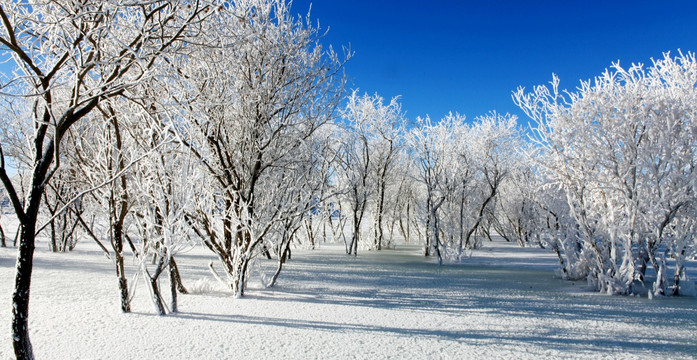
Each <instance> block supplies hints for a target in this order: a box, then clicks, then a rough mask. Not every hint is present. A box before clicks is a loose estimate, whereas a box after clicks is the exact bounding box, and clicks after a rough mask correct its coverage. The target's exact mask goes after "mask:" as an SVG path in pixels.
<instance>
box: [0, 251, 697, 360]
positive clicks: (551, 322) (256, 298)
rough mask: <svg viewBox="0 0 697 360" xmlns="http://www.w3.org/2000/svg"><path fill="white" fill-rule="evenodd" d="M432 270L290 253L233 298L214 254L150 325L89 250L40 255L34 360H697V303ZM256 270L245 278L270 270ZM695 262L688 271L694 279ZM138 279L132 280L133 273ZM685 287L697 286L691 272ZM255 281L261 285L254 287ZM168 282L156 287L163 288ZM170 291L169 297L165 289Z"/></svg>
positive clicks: (519, 273) (6, 316)
mask: <svg viewBox="0 0 697 360" xmlns="http://www.w3.org/2000/svg"><path fill="white" fill-rule="evenodd" d="M485 246H486V248H484V249H483V250H478V251H475V252H474V254H473V256H472V257H471V258H469V259H467V260H465V262H464V264H462V265H449V266H442V267H439V266H438V265H437V264H436V263H435V262H434V261H435V260H434V259H433V258H430V259H429V258H424V257H422V256H420V255H419V254H420V251H421V249H420V248H418V247H416V246H398V247H397V249H394V250H383V251H381V252H363V253H361V254H359V256H358V257H353V256H347V255H345V254H344V247H343V245H342V246H333V245H325V246H322V247H321V248H320V249H318V250H314V251H310V250H295V251H294V252H293V258H292V259H291V260H290V261H289V262H288V263H287V267H285V268H284V271H283V273H282V274H281V277H280V278H279V281H278V283H277V286H276V287H275V288H271V289H263V288H261V286H260V285H259V284H257V283H251V282H250V284H249V290H248V292H247V296H245V297H244V298H241V299H236V298H234V297H233V296H232V295H231V292H230V291H229V290H227V289H225V288H223V287H221V286H219V284H218V283H217V282H216V281H215V280H214V279H212V276H211V275H210V273H209V271H208V269H207V267H206V265H207V263H208V262H209V261H210V260H211V259H212V258H213V256H212V255H211V254H210V253H209V252H207V251H206V250H205V249H202V248H196V249H194V250H192V251H190V252H188V253H186V254H182V255H180V256H179V257H178V259H177V260H178V263H179V267H180V270H181V273H182V276H183V280H184V284H185V285H189V286H190V287H191V288H192V290H195V291H193V292H194V293H195V294H191V295H182V296H180V297H179V310H180V312H179V313H178V314H174V315H167V316H157V315H155V311H154V309H153V305H152V303H151V302H150V299H149V296H148V293H147V289H146V288H145V282H144V281H142V280H141V281H140V282H139V284H138V289H137V291H136V293H135V298H134V301H133V304H132V309H133V313H130V314H123V313H121V311H120V309H119V296H118V290H117V280H116V277H115V276H114V271H113V269H112V266H111V265H110V261H109V260H108V259H106V258H105V257H104V256H103V255H102V254H101V253H100V251H99V250H98V249H97V247H96V246H95V245H94V244H92V243H87V242H83V243H81V244H79V245H78V247H77V249H76V250H75V251H73V252H72V253H67V254H54V253H50V252H48V251H46V250H45V249H37V253H36V257H35V271H34V276H33V283H32V298H31V304H30V334H31V340H32V343H33V345H34V350H35V355H36V356H37V358H38V359H139V358H144V359H148V358H160V359H193V358H201V359H223V358H233V357H234V358H248V359H259V358H291V359H294V358H302V359H320V358H321V359H328V358H364V359H381V358H406V359H409V358H414V359H425V358H429V359H434V358H450V359H457V358H460V359H461V358H490V357H494V358H515V359H526V358H530V359H532V358H535V359H537V358H565V359H568V358H588V359H596V358H601V357H609V358H613V359H615V358H632V359H635V358H657V357H658V358H671V359H677V358H694V356H695V354H697V337H695V334H697V310H696V309H697V306H695V305H697V300H696V299H695V298H693V297H675V298H660V299H654V300H649V299H647V298H644V297H642V298H639V297H622V296H608V295H600V294H597V293H594V292H589V291H587V289H586V284H585V283H571V282H567V281H563V280H560V279H558V278H555V277H554V269H555V267H556V258H555V257H554V255H553V254H551V253H550V252H549V250H542V249H520V248H518V247H516V246H515V245H513V244H508V243H503V242H501V243H493V244H492V243H488V242H487V243H486V244H485ZM14 263H15V249H12V248H0V296H1V298H0V299H1V302H0V306H1V308H2V309H5V311H3V312H2V313H0V323H2V324H5V326H6V332H5V334H6V336H5V339H4V341H2V343H1V344H0V359H7V358H11V357H12V349H11V341H10V338H9V334H10V332H9V324H10V316H11V314H10V310H9V309H11V306H10V297H11V291H12V283H13V276H14ZM274 265H275V262H270V261H266V260H264V262H263V263H261V264H260V266H258V267H257V266H255V267H254V269H255V270H254V271H255V272H256V271H259V269H261V270H262V271H271V269H272V268H273V266H274ZM694 265H695V264H694V262H693V263H692V264H689V266H688V268H689V269H691V270H694V269H695V266H694ZM129 271H130V273H131V274H132V273H134V269H132V268H131V269H129ZM691 277H692V278H697V276H695V274H691ZM255 278H258V276H255ZM168 285H169V284H168V283H167V280H166V279H164V280H163V281H162V286H163V288H165V286H168ZM165 289H166V288H165Z"/></svg>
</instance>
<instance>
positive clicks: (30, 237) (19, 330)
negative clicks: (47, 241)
mask: <svg viewBox="0 0 697 360" xmlns="http://www.w3.org/2000/svg"><path fill="white" fill-rule="evenodd" d="M27 217H28V219H27V222H26V223H25V224H24V225H23V226H22V234H21V237H20V241H19V256H18V257H17V274H16V277H15V290H14V292H13V293H12V345H13V346H14V350H15V356H16V358H17V359H34V351H33V349H32V346H31V341H30V340H29V289H30V287H31V272H32V268H33V266H34V244H35V234H34V231H35V228H36V218H37V216H36V215H28V216H27Z"/></svg>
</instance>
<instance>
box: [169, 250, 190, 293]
mask: <svg viewBox="0 0 697 360" xmlns="http://www.w3.org/2000/svg"><path fill="white" fill-rule="evenodd" d="M169 271H170V276H172V274H173V276H174V284H175V285H176V288H177V291H179V293H180V294H188V293H189V291H188V290H186V288H185V287H184V283H183V282H182V277H181V274H180V273H179V267H178V266H177V262H176V261H174V256H172V257H171V258H170V259H169Z"/></svg>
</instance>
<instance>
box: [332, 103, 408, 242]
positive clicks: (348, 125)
mask: <svg viewBox="0 0 697 360" xmlns="http://www.w3.org/2000/svg"><path fill="white" fill-rule="evenodd" d="M397 100H398V98H393V99H392V100H391V101H390V102H389V104H385V103H384V99H383V98H382V97H380V96H379V95H377V94H375V95H372V96H371V95H368V94H364V95H358V90H354V91H353V93H352V94H351V95H350V96H349V97H348V98H347V100H346V102H347V103H346V106H345V108H344V109H342V111H341V117H342V120H343V122H344V123H343V125H344V126H343V129H342V130H341V132H340V133H339V134H337V135H336V136H338V137H339V138H340V143H341V149H340V154H341V156H339V157H338V160H339V162H338V163H337V168H338V169H339V170H338V177H337V180H338V182H337V185H338V186H339V187H340V188H341V190H340V192H342V193H343V196H342V200H341V201H342V202H344V203H346V204H347V205H348V206H349V207H350V208H351V214H352V216H351V219H352V222H351V223H352V226H353V231H352V235H351V241H350V243H349V245H348V248H347V252H348V253H349V254H351V253H353V254H354V255H356V251H357V249H358V243H359V241H361V236H360V235H361V225H362V224H363V220H364V217H365V215H366V212H367V211H368V210H369V208H370V205H371V204H374V209H375V211H374V224H373V227H372V228H373V243H372V244H371V245H369V246H368V247H369V248H374V249H377V250H380V249H382V245H383V239H384V218H385V216H386V206H385V204H386V201H387V200H388V199H387V190H388V185H391V183H392V182H393V178H394V177H395V169H396V161H397V152H398V151H399V149H400V147H401V146H402V144H401V143H402V135H401V133H400V132H401V127H402V123H403V121H404V120H403V116H404V115H403V114H402V112H401V107H400V105H399V102H398V101H397Z"/></svg>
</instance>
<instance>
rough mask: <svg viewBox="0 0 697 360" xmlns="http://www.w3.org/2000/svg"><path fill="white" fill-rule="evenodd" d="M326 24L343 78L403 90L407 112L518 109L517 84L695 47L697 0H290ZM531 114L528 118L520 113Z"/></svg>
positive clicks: (365, 86)
mask: <svg viewBox="0 0 697 360" xmlns="http://www.w3.org/2000/svg"><path fill="white" fill-rule="evenodd" d="M310 3H312V12H311V17H312V18H313V19H315V20H319V21H320V25H321V27H322V28H324V29H327V28H329V33H328V35H327V37H326V38H325V39H324V40H323V42H324V43H327V44H332V45H333V46H334V47H335V48H336V47H340V46H341V45H350V46H351V49H352V50H353V51H354V52H355V56H354V58H352V59H351V60H350V61H349V62H348V64H347V67H346V71H347V75H348V76H349V78H350V80H349V81H350V82H349V85H348V86H349V88H350V89H352V88H360V91H361V92H368V93H371V94H372V93H375V92H377V93H378V94H380V95H381V96H383V97H385V98H386V99H389V98H391V97H393V96H396V95H401V96H402V98H401V103H402V109H403V110H404V111H406V113H407V117H408V118H409V119H412V120H413V119H415V118H416V117H417V116H424V115H426V114H429V115H430V116H431V118H433V119H434V120H435V119H439V118H441V117H443V116H444V115H445V114H447V113H448V112H449V111H453V112H459V113H461V114H465V115H467V117H468V119H474V117H476V116H478V115H483V114H486V113H487V112H489V111H490V110H497V111H498V112H500V113H506V112H509V113H513V114H517V115H519V117H521V118H524V117H525V116H524V114H523V113H522V111H520V110H519V109H518V108H517V107H516V106H515V105H514V104H513V101H512V100H511V92H512V91H513V90H515V89H516V88H517V87H518V86H524V87H526V88H528V89H530V88H531V87H532V86H533V85H538V84H545V83H547V82H549V81H550V80H551V78H552V73H556V74H557V75H559V77H560V78H561V86H562V87H563V88H569V89H573V88H575V87H576V86H577V84H578V81H579V79H589V78H592V77H594V76H596V75H599V74H600V73H602V72H603V71H604V69H605V68H608V67H609V66H610V65H611V63H612V62H613V61H617V60H620V63H621V64H623V65H626V66H629V65H630V64H631V63H633V62H634V63H637V62H641V63H644V64H645V65H648V64H650V62H651V58H660V57H662V54H663V52H666V51H670V52H671V53H673V54H675V53H677V50H678V49H681V50H682V51H683V52H687V51H691V52H694V51H696V50H697V0H690V1H685V0H678V1H669V0H665V1H644V0H640V1H609V0H608V1H599V0H588V1H567V0H557V1H534V0H529V1H526V0H520V1H512V0H507V1H457V0H431V1H409V0H403V1H394V0H390V1H380V0H372V1H364V0H353V1H352V0H314V1H311V0H295V1H294V2H293V8H292V10H293V12H294V13H296V14H303V15H304V14H306V13H307V10H308V9H309V6H310ZM525 120H527V119H525Z"/></svg>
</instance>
